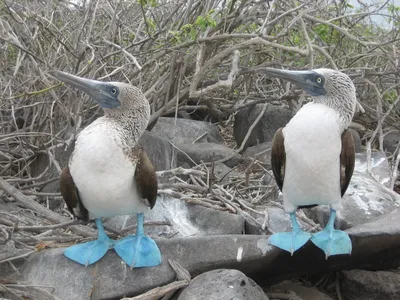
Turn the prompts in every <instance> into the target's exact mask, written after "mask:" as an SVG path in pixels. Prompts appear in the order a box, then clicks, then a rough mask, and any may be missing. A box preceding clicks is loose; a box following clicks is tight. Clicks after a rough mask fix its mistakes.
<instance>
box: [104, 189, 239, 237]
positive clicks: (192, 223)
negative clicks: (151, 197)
mask: <svg viewBox="0 0 400 300" xmlns="http://www.w3.org/2000/svg"><path fill="white" fill-rule="evenodd" d="M126 217H127V216H115V217H112V218H110V219H109V220H107V221H106V222H105V223H104V224H105V225H106V226H107V227H108V228H111V229H114V230H116V231H119V230H121V229H123V225H124V223H125V220H126ZM145 221H165V222H168V223H169V224H170V225H157V226H146V228H145V231H146V234H148V235H150V236H158V237H170V236H173V237H174V238H178V237H187V236H204V235H218V234H221V235H226V234H242V233H243V231H244V218H243V217H242V216H240V215H235V214H231V213H228V212H223V211H218V210H214V209H210V208H206V207H204V206H200V205H194V204H188V203H186V202H185V201H182V200H179V199H174V198H170V197H158V198H157V202H156V205H155V206H154V208H153V209H152V210H151V211H149V212H148V213H147V214H146V217H145ZM132 225H136V216H135V215H131V216H128V219H127V221H126V225H125V227H129V226H132ZM128 233H132V234H134V233H135V229H132V230H129V231H128Z"/></svg>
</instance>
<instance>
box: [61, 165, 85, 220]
mask: <svg viewBox="0 0 400 300" xmlns="http://www.w3.org/2000/svg"><path fill="white" fill-rule="evenodd" d="M60 192H61V195H62V196H63V198H64V201H65V203H66V204H67V207H68V210H69V211H70V212H71V214H73V215H74V216H75V217H77V218H78V219H79V220H84V221H87V220H88V219H89V214H88V211H87V209H86V208H85V207H84V206H83V204H82V202H81V199H80V198H79V193H78V189H77V187H76V185H75V182H74V179H73V178H72V176H71V173H70V172H69V168H68V167H65V168H64V170H63V171H62V172H61V176H60Z"/></svg>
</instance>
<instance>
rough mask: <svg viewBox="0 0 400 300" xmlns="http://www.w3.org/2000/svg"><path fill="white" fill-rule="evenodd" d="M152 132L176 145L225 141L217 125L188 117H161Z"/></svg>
mask: <svg viewBox="0 0 400 300" xmlns="http://www.w3.org/2000/svg"><path fill="white" fill-rule="evenodd" d="M151 132H152V133H154V134H155V135H157V136H159V137H162V138H163V139H166V140H168V141H170V142H172V143H174V144H176V145H180V144H191V143H193V142H195V141H196V142H197V143H207V142H211V143H223V141H224V140H223V138H222V137H221V135H220V133H219V130H218V127H217V125H214V124H211V123H207V122H203V121H195V120H188V119H176V124H175V118H166V117H160V118H158V120H157V123H156V125H155V126H154V127H153V129H152V130H151Z"/></svg>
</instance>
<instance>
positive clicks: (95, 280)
mask: <svg viewBox="0 0 400 300" xmlns="http://www.w3.org/2000/svg"><path fill="white" fill-rule="evenodd" d="M156 241H157V244H158V246H159V247H160V250H161V254H162V257H163V262H162V265H160V266H157V267H153V268H139V269H133V270H132V271H131V270H130V269H129V267H126V265H125V264H124V263H122V262H121V259H120V258H119V257H118V256H117V255H116V254H115V252H114V251H113V250H111V251H109V252H108V253H107V254H106V255H105V257H104V258H102V259H101V260H100V261H98V262H97V263H96V264H94V265H90V266H88V267H84V266H81V265H79V264H77V263H75V262H73V261H70V260H68V259H67V258H66V257H65V256H64V255H63V250H64V249H63V248H57V249H52V250H44V251H41V252H38V253H37V254H34V255H32V256H31V257H30V258H29V259H28V261H27V262H26V264H25V266H24V267H23V269H22V270H21V277H20V280H24V281H26V282H29V283H31V284H37V285H46V286H52V287H54V288H55V292H54V294H55V295H56V296H58V297H60V298H61V299H68V300H78V299H79V300H89V299H90V300H96V299H110V298H113V299H114V298H117V299H120V298H121V297H123V296H135V295H138V294H141V293H144V292H146V291H148V290H149V289H152V288H155V287H157V286H162V285H165V284H168V283H170V282H172V281H174V280H175V278H176V276H175V273H174V271H173V270H172V268H171V267H170V265H169V263H168V259H172V260H175V261H177V262H178V263H179V264H181V265H182V266H183V267H184V268H186V269H187V270H188V271H189V272H190V273H191V274H201V273H204V272H206V271H209V270H213V269H220V268H234V269H239V270H241V271H243V272H246V273H248V272H250V271H251V270H252V269H253V268H254V267H255V266H257V265H258V263H257V260H259V259H260V258H263V257H265V256H266V255H267V253H269V251H271V249H272V247H270V246H269V245H268V242H267V239H266V238H265V237H258V236H246V235H232V236H208V237H195V238H188V237H186V238H178V239H169V240H168V239H156ZM257 269H259V270H261V268H259V267H256V268H255V270H257ZM65 283H68V284H65ZM116 287H117V288H116Z"/></svg>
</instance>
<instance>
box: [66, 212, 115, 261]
mask: <svg viewBox="0 0 400 300" xmlns="http://www.w3.org/2000/svg"><path fill="white" fill-rule="evenodd" d="M96 224H97V228H98V231H99V236H98V239H97V240H95V241H92V242H87V243H84V244H80V245H74V246H71V247H68V248H67V249H65V250H64V255H65V256H66V257H68V258H69V259H71V260H73V261H76V262H78V263H80V264H82V265H84V266H88V265H90V264H93V263H95V262H97V261H98V260H100V259H101V258H102V257H103V256H104V255H105V254H106V253H107V251H108V249H110V248H112V245H113V243H114V241H113V240H111V239H110V238H109V237H108V236H107V235H106V234H105V232H104V228H103V224H101V221H100V220H99V219H96Z"/></svg>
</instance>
